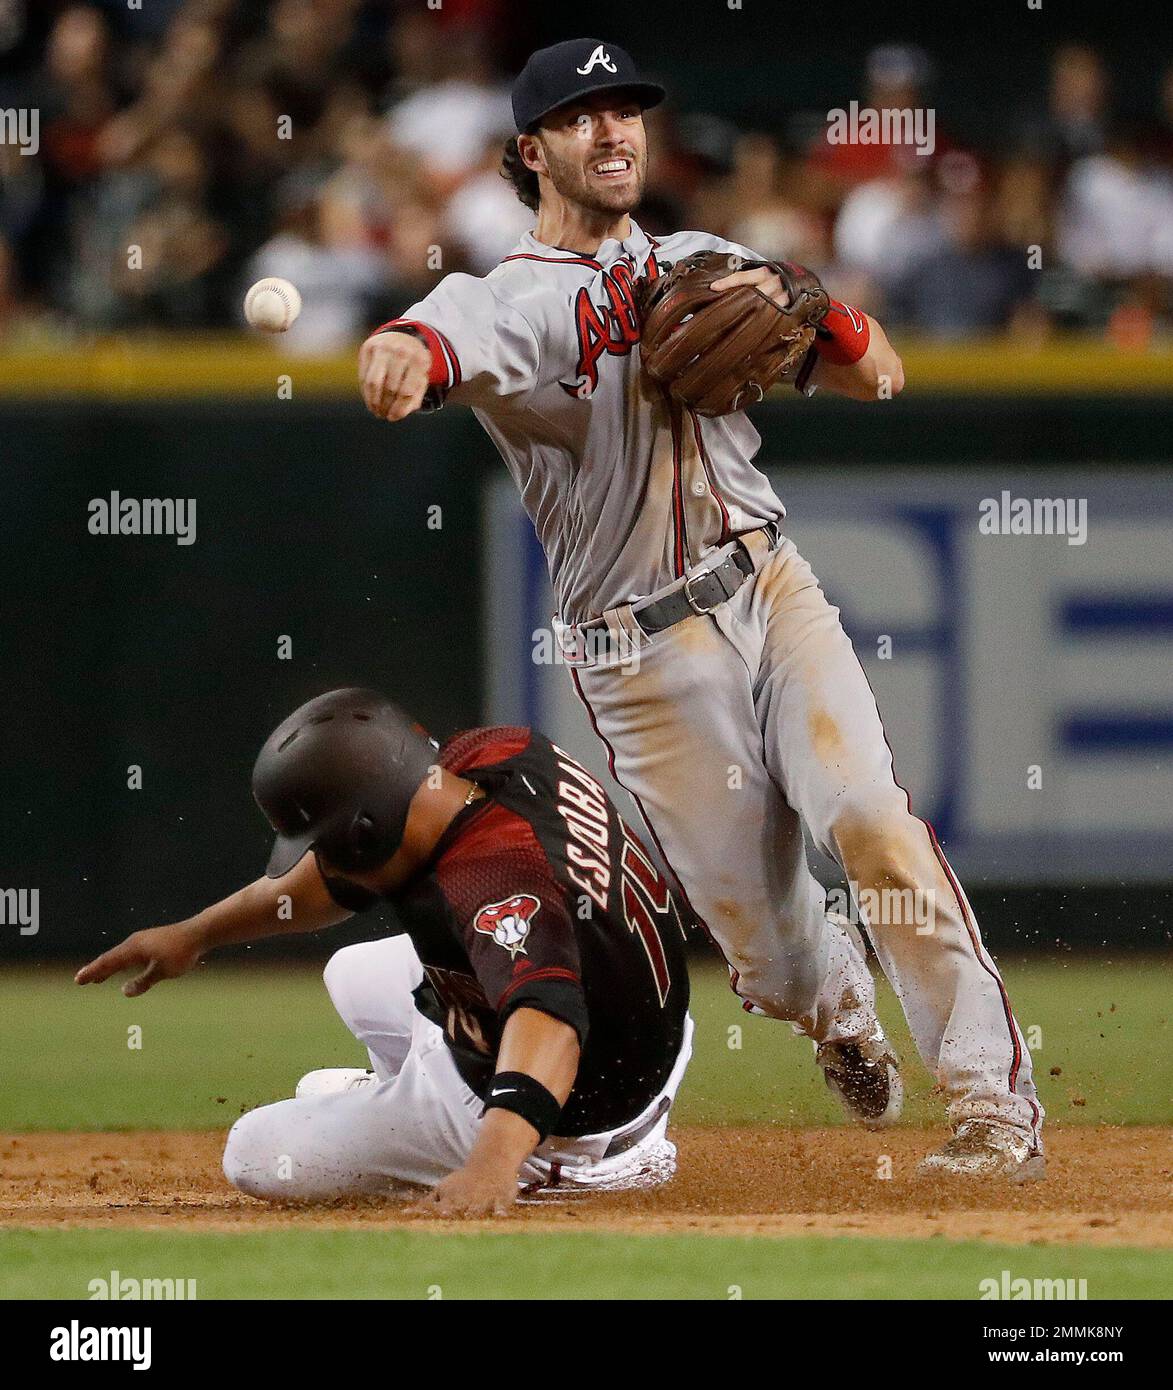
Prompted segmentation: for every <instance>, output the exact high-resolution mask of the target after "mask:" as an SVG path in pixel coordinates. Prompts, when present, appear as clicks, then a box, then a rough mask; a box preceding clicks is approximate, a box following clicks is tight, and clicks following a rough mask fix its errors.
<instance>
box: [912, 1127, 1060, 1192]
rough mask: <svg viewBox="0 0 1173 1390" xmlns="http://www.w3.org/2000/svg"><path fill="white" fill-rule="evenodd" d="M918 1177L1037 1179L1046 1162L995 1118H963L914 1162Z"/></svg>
mask: <svg viewBox="0 0 1173 1390" xmlns="http://www.w3.org/2000/svg"><path fill="white" fill-rule="evenodd" d="M916 1171H917V1173H918V1174H919V1175H920V1176H921V1177H934V1176H936V1175H937V1174H938V1173H944V1174H946V1175H947V1176H950V1177H963V1178H970V1177H1003V1178H1009V1179H1010V1180H1011V1182H1037V1181H1038V1180H1039V1179H1040V1178H1042V1177H1044V1176H1045V1175H1046V1162H1045V1160H1044V1158H1043V1155H1042V1154H1041V1153H1040V1152H1038V1150H1036V1149H1034V1148H1032V1147H1031V1143H1030V1140H1029V1139H1028V1138H1027V1137H1026V1136H1025V1135H1023V1134H1021V1133H1020V1132H1019V1131H1018V1130H1016V1129H1011V1128H1010V1126H1009V1125H1003V1124H998V1123H997V1121H995V1120H964V1121H962V1123H961V1124H959V1125H958V1126H957V1130H956V1132H955V1133H954V1135H953V1137H952V1139H950V1140H949V1141H948V1142H947V1143H945V1144H943V1145H942V1146H941V1147H940V1148H939V1149H938V1150H937V1151H936V1153H931V1154H929V1155H928V1157H927V1158H922V1159H921V1161H920V1162H919V1163H918V1164H917V1165H916Z"/></svg>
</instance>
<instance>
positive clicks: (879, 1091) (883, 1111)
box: [815, 1024, 904, 1129]
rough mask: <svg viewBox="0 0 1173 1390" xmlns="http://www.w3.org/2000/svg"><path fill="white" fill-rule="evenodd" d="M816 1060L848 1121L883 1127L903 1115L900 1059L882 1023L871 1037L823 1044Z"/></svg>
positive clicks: (871, 1127)
mask: <svg viewBox="0 0 1173 1390" xmlns="http://www.w3.org/2000/svg"><path fill="white" fill-rule="evenodd" d="M815 1061H816V1062H817V1063H818V1065H819V1066H820V1067H822V1069H823V1079H824V1080H825V1081H826V1083H827V1085H828V1086H829V1087H830V1088H831V1090H832V1091H834V1093H835V1095H836V1096H837V1097H838V1099H839V1103H840V1105H842V1106H843V1109H844V1111H845V1113H846V1115H847V1118H848V1119H849V1120H854V1121H855V1123H856V1124H858V1125H863V1126H865V1127H866V1128H867V1129H884V1128H885V1127H886V1126H888V1125H893V1124H895V1123H896V1121H897V1120H898V1119H899V1118H900V1112H901V1110H902V1109H903V1108H904V1082H903V1081H902V1080H901V1079H900V1061H899V1058H898V1057H897V1056H896V1054H895V1052H893V1050H892V1046H891V1044H890V1043H889V1042H888V1039H887V1038H886V1037H885V1036H884V1033H883V1030H882V1029H881V1028H880V1026H879V1024H877V1025H876V1031H875V1032H874V1033H873V1034H872V1035H871V1037H868V1038H848V1039H843V1040H841V1041H839V1042H828V1043H820V1044H819V1045H818V1046H817V1047H816V1048H815Z"/></svg>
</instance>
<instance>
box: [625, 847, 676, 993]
mask: <svg viewBox="0 0 1173 1390" xmlns="http://www.w3.org/2000/svg"><path fill="white" fill-rule="evenodd" d="M626 828H627V827H626V826H625V827H624V831H625V832H626ZM622 886H623V916H624V918H625V920H626V922H627V926H628V929H629V930H630V931H633V932H635V933H636V935H637V936H638V937H639V939H640V940H641V941H642V942H643V948H644V951H645V952H646V953H647V957H648V964H649V965H650V966H651V967H652V978H653V979H654V980H655V982H656V993H657V994H658V995H659V997H660V1007H661V1008H663V1007H664V1002H665V1000H666V999H667V998H668V990H669V987H670V986H671V984H672V977H671V975H670V973H669V971H668V961H667V958H666V957H665V955H664V943H663V941H661V939H660V928H659V925H658V922H662V923H663V924H664V925H665V926H667V925H668V924H669V922H670V920H671V918H672V916H673V915H674V914H675V907H676V905H675V903H674V902H673V901H672V893H671V891H670V889H669V887H668V884H667V881H666V880H665V878H664V876H663V874H661V873H660V871H659V870H658V869H657V868H656V866H655V865H654V864H653V863H652V862H651V860H650V859H648V857H647V855H645V854H644V852H643V850H642V849H641V848H640V847H639V845H637V844H636V843H635V841H634V840H631V839H629V838H628V836H627V835H626V833H625V834H624V837H623V885H622Z"/></svg>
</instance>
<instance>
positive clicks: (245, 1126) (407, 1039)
mask: <svg viewBox="0 0 1173 1390" xmlns="http://www.w3.org/2000/svg"><path fill="white" fill-rule="evenodd" d="M422 979H423V967H422V965H421V964H420V961H419V957H418V956H417V955H416V953H415V951H414V949H413V947H412V945H411V942H410V940H409V939H408V938H407V937H406V936H395V937H389V938H386V939H384V940H380V941H371V942H364V943H363V944H361V945H357V946H347V947H344V948H343V949H342V950H341V951H338V952H336V953H335V954H334V955H333V956H332V957H331V958H330V961H329V962H328V964H327V965H326V970H325V981H326V988H327V990H328V991H329V994H330V998H331V1000H332V1001H333V1003H334V1007H335V1008H336V1009H337V1010H338V1013H339V1014H340V1015H341V1017H342V1021H343V1022H344V1023H345V1024H346V1026H347V1027H348V1028H349V1029H350V1031H351V1032H352V1033H353V1034H354V1036H355V1037H356V1038H357V1039H358V1040H359V1041H360V1042H361V1043H363V1044H364V1045H365V1046H366V1048H367V1052H368V1055H369V1056H370V1061H371V1066H372V1068H373V1069H374V1071H375V1075H376V1077H377V1078H378V1084H376V1085H370V1086H362V1087H359V1088H358V1089H356V1090H353V1091H344V1092H340V1093H336V1094H333V1095H323V1096H309V1097H306V1098H304V1099H301V1100H298V1099H293V1100H282V1101H278V1102H277V1103H276V1104H273V1105H264V1106H261V1107H260V1108H259V1109H257V1110H251V1111H249V1113H248V1114H247V1115H242V1116H241V1118H240V1119H239V1120H237V1122H236V1123H235V1124H234V1125H233V1126H232V1129H231V1131H230V1132H229V1135H228V1140H227V1143H226V1145H225V1148H224V1173H225V1176H226V1177H227V1178H228V1181H229V1182H231V1183H232V1185H233V1186H234V1187H237V1188H239V1189H240V1190H241V1191H242V1192H247V1193H248V1194H249V1195H250V1196H253V1197H264V1198H267V1199H268V1200H270V1201H328V1200H330V1199H332V1198H337V1197H347V1196H360V1195H372V1194H385V1193H395V1192H396V1190H397V1189H398V1190H399V1191H400V1192H401V1193H403V1194H404V1195H406V1191H405V1189H404V1186H403V1185H405V1184H413V1185H414V1184H420V1185H426V1186H429V1187H430V1186H434V1185H435V1184H436V1183H438V1182H439V1181H440V1180H441V1178H443V1177H445V1176H446V1175H447V1174H449V1173H453V1172H455V1171H456V1170H457V1169H458V1168H461V1167H463V1166H464V1163H465V1160H466V1159H467V1158H468V1155H469V1153H470V1152H471V1150H472V1146H473V1144H474V1143H475V1141H476V1137H477V1133H478V1131H479V1129H480V1126H481V1116H482V1110H483V1102H482V1101H481V1100H480V1099H479V1098H478V1097H477V1096H476V1095H475V1094H474V1093H473V1092H472V1091H471V1090H470V1089H469V1087H468V1086H466V1085H465V1083H464V1081H463V1080H462V1079H461V1076H460V1073H459V1072H458V1071H457V1069H456V1064H455V1063H454V1062H453V1060H452V1055H451V1053H450V1052H449V1051H448V1048H447V1046H446V1045H445V1042H444V1036H443V1033H442V1031H441V1029H440V1028H439V1027H438V1026H437V1025H436V1024H435V1023H432V1022H431V1021H430V1020H429V1019H426V1018H425V1017H424V1016H423V1015H422V1014H421V1013H420V1012H419V1010H418V1009H417V1008H416V1007H415V1001H414V1000H413V998H412V994H411V992H412V990H413V989H414V988H415V987H416V986H417V985H419V984H420V982H421V980H422ZM685 1022H686V1027H685V1037H684V1044H683V1046H682V1048H681V1051H680V1055H679V1057H678V1058H677V1061H676V1064H675V1066H674V1068H673V1070H672V1074H671V1076H670V1077H669V1079H668V1081H667V1083H666V1084H665V1086H664V1089H663V1090H662V1091H661V1093H660V1095H659V1096H657V1097H656V1099H655V1100H654V1101H653V1102H652V1104H651V1105H649V1106H648V1108H647V1110H645V1111H644V1113H643V1114H642V1115H640V1116H637V1117H636V1118H635V1119H634V1120H633V1121H632V1122H631V1123H630V1124H628V1125H624V1126H623V1127H622V1128H621V1129H619V1130H613V1131H610V1132H608V1133H606V1134H598V1135H590V1136H585V1137H580V1138H573V1139H566V1138H555V1137H553V1136H551V1137H550V1138H548V1139H547V1140H546V1141H545V1142H544V1143H543V1144H542V1145H541V1146H540V1147H539V1148H538V1149H537V1151H536V1152H535V1154H534V1156H533V1157H532V1158H531V1159H529V1160H528V1162H527V1163H526V1164H525V1165H524V1166H523V1168H522V1170H521V1173H520V1175H519V1186H521V1187H523V1188H525V1189H526V1190H527V1192H531V1193H533V1194H534V1195H536V1190H537V1189H541V1191H542V1194H543V1195H557V1193H560V1192H564V1191H571V1190H578V1191H582V1190H591V1189H594V1190H606V1191H616V1190H624V1189H629V1188H643V1187H655V1186H658V1185H659V1184H660V1183H663V1182H667V1181H668V1179H669V1178H671V1177H672V1175H673V1173H674V1172H675V1171H676V1146H675V1145H674V1144H673V1143H672V1142H671V1140H670V1139H668V1137H667V1128H668V1111H669V1108H670V1106H671V1103H672V1100H673V1099H674V1097H675V1095H676V1091H677V1089H678V1087H679V1086H680V1082H681V1079H682V1078H683V1076H684V1071H685V1068H686V1067H687V1065H688V1059H689V1057H690V1055H691V1052H692V1020H691V1019H686V1021H685ZM657 1110H658V1111H660V1112H661V1113H659V1115H658V1118H657V1120H656V1123H655V1124H654V1125H652V1127H651V1128H650V1129H649V1131H648V1133H647V1134H646V1135H644V1136H643V1137H642V1138H641V1139H640V1140H639V1141H638V1142H637V1143H635V1144H634V1145H633V1146H632V1147H631V1148H628V1149H626V1150H625V1151H624V1152H621V1153H618V1154H614V1155H612V1156H611V1157H607V1156H606V1151H607V1149H608V1147H610V1146H612V1144H613V1143H615V1142H620V1143H621V1141H622V1138H623V1136H624V1135H626V1134H628V1133H629V1132H630V1131H633V1130H636V1129H638V1128H639V1126H640V1125H641V1124H642V1123H643V1122H645V1121H646V1120H649V1119H650V1118H651V1116H652V1114H653V1112H655V1111H657Z"/></svg>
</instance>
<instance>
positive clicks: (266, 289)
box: [244, 275, 301, 333]
mask: <svg viewBox="0 0 1173 1390" xmlns="http://www.w3.org/2000/svg"><path fill="white" fill-rule="evenodd" d="M300 313H301V295H300V294H298V292H297V286H296V285H291V284H290V283H289V281H288V280H282V279H281V278H280V277H279V276H276V275H269V276H266V278H265V279H264V280H258V281H257V283H256V284H255V285H254V286H253V287H252V289H251V290H249V292H248V294H246V295H245V297H244V316H245V318H246V319H248V321H249V323H251V324H252V326H253V327H254V328H260V329H263V330H264V331H265V332H266V333H284V332H285V330H286V329H287V328H288V327H289V325H290V324H291V323H292V322H293V321H294V319H295V318H297V316H298V314H300Z"/></svg>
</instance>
